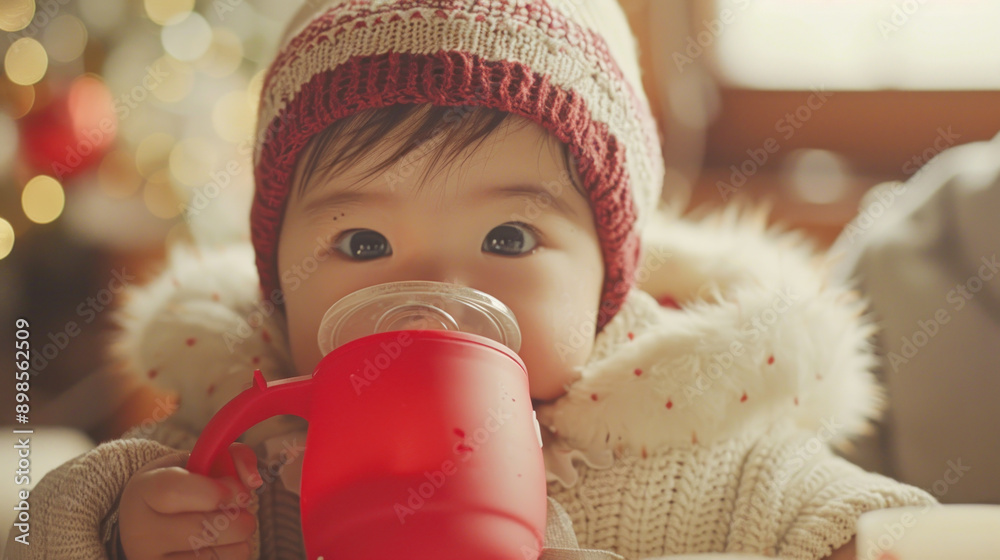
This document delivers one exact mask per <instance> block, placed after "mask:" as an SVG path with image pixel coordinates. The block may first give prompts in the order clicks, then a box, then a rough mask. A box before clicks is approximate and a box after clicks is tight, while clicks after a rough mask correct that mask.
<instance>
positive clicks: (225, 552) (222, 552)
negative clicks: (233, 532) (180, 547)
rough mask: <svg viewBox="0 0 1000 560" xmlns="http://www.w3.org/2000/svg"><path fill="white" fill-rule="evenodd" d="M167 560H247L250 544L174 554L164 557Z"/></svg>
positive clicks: (241, 543)
mask: <svg viewBox="0 0 1000 560" xmlns="http://www.w3.org/2000/svg"><path fill="white" fill-rule="evenodd" d="M166 558H168V559H169V560H215V559H216V558H218V560H249V558H250V543H248V542H240V543H234V544H227V545H225V546H215V547H210V548H200V549H198V550H195V551H185V552H175V553H173V554H168V555H167V556H166Z"/></svg>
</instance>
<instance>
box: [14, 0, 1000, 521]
mask: <svg viewBox="0 0 1000 560" xmlns="http://www.w3.org/2000/svg"><path fill="white" fill-rule="evenodd" d="M300 3H301V2H300V1H296V0H197V1H195V0H0V30H2V36H0V323H2V327H0V332H3V333H4V334H3V340H4V341H9V340H12V339H13V325H14V320H15V318H17V317H25V318H27V319H29V320H30V323H31V332H32V340H33V348H36V349H42V348H43V347H44V346H46V345H48V352H47V353H44V354H42V353H39V355H38V356H35V358H34V361H33V362H32V366H33V367H32V370H33V373H34V375H33V377H32V384H31V424H32V425H33V426H35V427H41V426H46V425H47V426H52V427H54V428H55V427H61V428H68V429H69V431H67V432H59V433H60V434H62V435H65V434H71V435H69V436H67V437H69V438H70V440H67V441H72V442H75V443H72V444H66V446H63V447H60V448H61V449H65V451H64V452H63V455H64V456H58V457H53V458H52V459H51V461H52V462H53V465H55V464H59V463H61V462H63V461H65V460H66V459H68V458H70V457H72V456H74V455H76V454H78V453H80V452H82V451H83V450H86V449H87V448H89V447H90V446H92V445H94V444H95V443H99V442H101V441H104V440H106V439H109V438H114V437H117V436H119V435H120V434H121V433H122V432H124V430H125V429H127V428H128V427H129V426H131V425H134V424H137V423H139V422H141V421H143V420H144V419H146V418H148V416H149V413H150V410H152V409H153V408H154V407H155V406H158V405H157V404H156V403H158V402H162V400H160V399H163V398H166V397H169V395H163V394H161V393H159V392H158V390H157V389H155V388H153V387H151V386H149V385H147V384H146V383H144V380H143V379H139V378H137V377H135V376H132V375H130V374H128V373H127V372H124V371H123V370H122V369H123V368H122V367H121V365H120V364H116V363H114V362H113V361H111V360H110V359H109V358H108V355H107V353H106V348H107V341H108V340H109V335H110V334H111V333H112V332H113V331H112V329H113V325H112V324H111V321H110V319H111V313H110V311H111V310H113V309H115V308H116V307H117V306H119V305H120V304H121V298H120V297H119V292H120V290H118V289H117V287H119V286H120V285H122V283H123V282H128V283H141V282H143V281H144V280H145V279H147V278H149V277H150V276H151V275H153V274H155V273H156V272H157V271H158V270H159V267H160V266H161V263H162V259H163V257H164V254H165V248H166V247H168V246H169V245H170V244H172V243H178V242H181V243H183V242H198V243H220V242H226V241H229V240H236V239H245V238H247V237H248V233H249V228H248V223H247V222H248V220H247V216H248V211H249V204H250V196H251V191H252V185H253V177H252V173H251V171H250V170H251V165H250V159H249V156H250V152H249V150H248V149H247V147H248V146H249V145H250V143H251V142H252V136H253V131H254V120H255V108H256V104H257V98H258V94H259V91H260V87H261V80H262V76H263V65H264V64H266V62H267V61H268V60H269V58H270V56H272V54H273V52H274V49H275V48H276V45H275V43H276V41H277V39H278V36H279V34H280V32H281V30H282V28H283V26H284V23H285V22H286V21H287V19H288V18H289V17H290V15H291V14H292V13H293V12H294V10H295V9H297V7H298V4H300ZM621 3H622V5H623V7H624V8H625V11H626V13H627V15H628V16H629V19H630V21H631V23H632V26H633V29H634V31H635V34H636V36H637V38H638V40H639V45H640V48H641V63H642V66H643V72H644V86H645V88H646V91H647V94H648V95H649V98H650V100H651V102H652V105H653V110H654V112H655V114H656V116H657V118H658V120H659V122H660V125H661V132H662V135H663V139H664V157H665V159H666V161H667V177H666V185H667V186H666V192H665V197H668V198H670V199H672V200H674V201H679V202H681V203H687V204H689V205H690V206H700V207H705V206H707V207H717V206H721V205H723V204H726V203H728V202H730V201H732V200H734V199H737V198H745V199H751V200H766V201H769V202H770V203H771V204H772V205H773V207H774V210H773V219H774V220H775V221H780V222H783V223H786V224H788V225H790V226H792V227H797V228H802V229H804V230H805V231H806V232H807V233H808V234H809V235H810V236H811V237H812V238H813V239H814V240H815V242H816V243H817V245H818V246H819V247H821V248H825V247H829V246H830V245H831V244H833V243H834V241H835V240H836V239H837V238H838V236H841V235H842V234H843V232H844V230H845V226H847V225H848V223H849V222H850V221H851V220H852V219H854V218H855V217H856V216H858V211H859V208H861V207H862V206H863V201H864V197H865V195H866V193H869V192H871V189H872V188H873V187H875V186H877V185H886V184H894V183H892V182H896V181H907V180H908V179H911V178H913V177H914V176H915V175H916V174H918V173H919V172H920V170H921V169H922V168H924V166H925V164H927V162H929V161H930V160H931V159H933V158H934V157H935V156H936V155H937V154H939V153H940V152H942V151H944V150H947V149H948V148H951V147H953V146H956V145H960V144H968V143H974V142H981V141H986V140H989V139H991V138H993V137H994V136H995V135H996V133H997V132H998V131H1000V34H998V33H997V32H996V26H997V25H998V24H1000V1H997V0H966V1H962V2H955V1H947V0H853V1H845V0H811V1H808V2H806V1H802V0H621ZM233 162H236V167H234V163H233ZM233 168H236V169H238V171H237V172H235V173H233V172H232V171H227V169H233ZM210 191H211V192H213V193H214V192H217V193H218V195H217V196H218V197H219V201H222V202H224V203H221V204H220V203H213V204H210V205H207V206H206V208H205V210H204V211H203V212H200V213H199V214H198V215H197V216H196V217H193V218H188V217H186V216H185V215H183V213H182V208H183V207H184V205H185V204H188V203H189V202H190V201H191V200H192V197H193V196H196V194H197V193H199V192H201V193H205V192H210ZM217 202H218V201H217ZM996 210H997V211H998V212H1000V209H996ZM71 325H72V326H71ZM993 325H994V327H996V323H993ZM994 332H995V331H994ZM8 333H10V334H8ZM0 348H2V350H0V363H4V364H9V363H10V362H11V361H12V360H13V352H12V345H11V344H8V343H7V342H4V343H2V344H0ZM998 362H1000V360H995V361H993V362H992V363H993V366H992V368H991V369H990V371H989V372H987V373H989V374H991V375H992V374H996V373H997V365H996V364H997V363H998ZM5 367H6V366H5ZM5 371H8V370H5ZM993 377H998V376H996V375H993ZM991 390H992V389H991ZM13 393H14V388H13V381H10V382H6V381H5V382H3V383H0V396H2V398H0V402H5V403H13V398H14V397H13ZM994 396H1000V395H994ZM11 414H13V413H11ZM7 422H8V420H6V419H4V420H2V421H0V424H6V423H7ZM10 422H13V419H11V420H10ZM985 429H986V430H987V431H986V432H985V433H986V434H988V435H993V436H996V435H997V433H996V429H997V428H995V427H989V428H985ZM73 438H76V439H73ZM992 442H993V443H991V444H990V445H994V446H995V442H996V438H993V440H992ZM984 443H985V442H984ZM50 447H51V446H50ZM56 447H59V446H56ZM51 451H52V452H53V453H55V451H56V450H55V449H52V450H51ZM42 453H43V452H42V451H39V456H38V458H37V459H38V461H42V460H43V457H42V455H41V454H42ZM4 456H5V457H7V456H9V454H6V453H5V454H4ZM6 462H7V459H4V463H3V465H6ZM11 464H13V463H11ZM872 464H873V465H874V464H875V463H872ZM33 468H34V469H35V473H36V476H40V474H41V473H40V472H39V470H38V469H43V468H44V466H43V464H37V466H35V467H33ZM873 468H874V467H873ZM880 468H883V469H884V470H885V471H886V472H890V473H893V472H894V473H895V474H896V475H898V474H899V472H900V471H898V470H896V471H893V470H892V468H891V465H890V466H887V465H885V464H884V463H883V464H882V465H881V467H880ZM11 470H12V471H13V468H12V469H11ZM981 470H984V469H982V468H981ZM994 472H995V471H994ZM984 474H986V473H984ZM915 482H923V481H921V480H916V481H915ZM930 483H931V481H926V483H925V484H928V485H929V484H930ZM983 496H984V494H982V493H981V492H980V494H979V495H978V497H977V494H976V491H974V490H970V491H969V492H968V493H966V494H960V495H958V498H956V499H963V500H965V501H978V500H979V498H982V497H983ZM990 496H992V497H991V498H982V500H984V501H985V500H986V499H992V500H1000V496H997V495H996V494H991V495H990ZM939 497H941V498H942V499H952V498H955V497H956V494H955V493H952V494H951V497H950V498H945V497H943V496H939ZM8 525H9V523H4V529H6V528H7V526H8Z"/></svg>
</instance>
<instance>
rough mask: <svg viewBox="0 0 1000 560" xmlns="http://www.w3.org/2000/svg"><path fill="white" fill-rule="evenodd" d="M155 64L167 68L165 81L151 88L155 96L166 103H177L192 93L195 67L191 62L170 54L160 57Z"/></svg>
mask: <svg viewBox="0 0 1000 560" xmlns="http://www.w3.org/2000/svg"><path fill="white" fill-rule="evenodd" d="M153 64H154V65H159V66H160V67H163V68H165V69H166V70H165V72H166V76H165V77H164V79H163V82H161V83H160V84H159V85H157V86H156V88H155V89H152V90H151V92H152V93H153V96H154V97H156V98H157V99H159V100H160V101H163V102H164V103H177V102H178V101H181V100H182V99H184V98H185V97H187V96H188V94H189V93H191V89H192V88H193V87H194V69H192V68H191V65H190V64H188V63H186V62H181V61H180V60H177V59H176V58H174V57H172V56H170V55H165V56H162V57H160V58H159V59H157V61H156V62H154V63H153Z"/></svg>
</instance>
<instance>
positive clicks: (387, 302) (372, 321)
mask: <svg viewBox="0 0 1000 560" xmlns="http://www.w3.org/2000/svg"><path fill="white" fill-rule="evenodd" d="M411 329H413V330H425V329H433V330H448V331H461V332H465V333H470V334H477V335H480V336H485V337H486V338H489V339H491V340H495V341H497V342H499V343H501V344H503V345H504V346H507V347H508V348H510V349H511V350H513V351H514V352H517V351H518V350H519V349H520V348H521V330H520V328H519V327H518V325H517V319H516V318H515V317H514V312H513V311H511V309H510V308H509V307H507V306H506V305H504V303H503V302H501V301H500V300H499V299H497V298H495V297H493V296H491V295H489V294H487V293H485V292H482V291H479V290H476V289H475V288H470V287H468V286H460V285H458V284H450V283H446V282H430V281H404V282H388V283H385V284H376V285H374V286H369V287H367V288H363V289H361V290H358V291H356V292H352V293H350V294H348V295H346V296H344V297H343V298H341V299H340V300H338V301H337V302H336V303H334V304H333V305H332V306H331V307H330V308H329V309H328V310H327V311H326V313H325V314H324V315H323V320H322V321H321V323H320V327H319V333H318V342H319V349H320V351H321V352H322V353H323V355H324V356H325V355H326V354H328V353H330V352H331V351H333V350H334V349H335V348H337V347H339V346H341V345H343V344H346V343H348V342H350V341H352V340H355V339H358V338H361V337H363V336H368V335H370V334H376V333H380V332H387V331H398V330H411Z"/></svg>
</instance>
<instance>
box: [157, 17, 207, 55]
mask: <svg viewBox="0 0 1000 560" xmlns="http://www.w3.org/2000/svg"><path fill="white" fill-rule="evenodd" d="M160 41H161V42H162V43H163V50H165V51H167V53H168V54H170V55H171V56H173V57H174V58H176V59H177V60H185V61H191V60H195V59H197V58H198V57H200V56H201V55H203V54H205V51H207V50H208V47H209V46H210V45H211V44H212V27H211V26H210V25H208V22H207V21H205V18H203V17H202V16H201V14H199V13H197V12H191V13H189V14H187V15H186V16H179V17H177V18H173V19H171V20H170V23H169V24H168V25H166V26H164V27H163V29H162V30H161V31H160Z"/></svg>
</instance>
